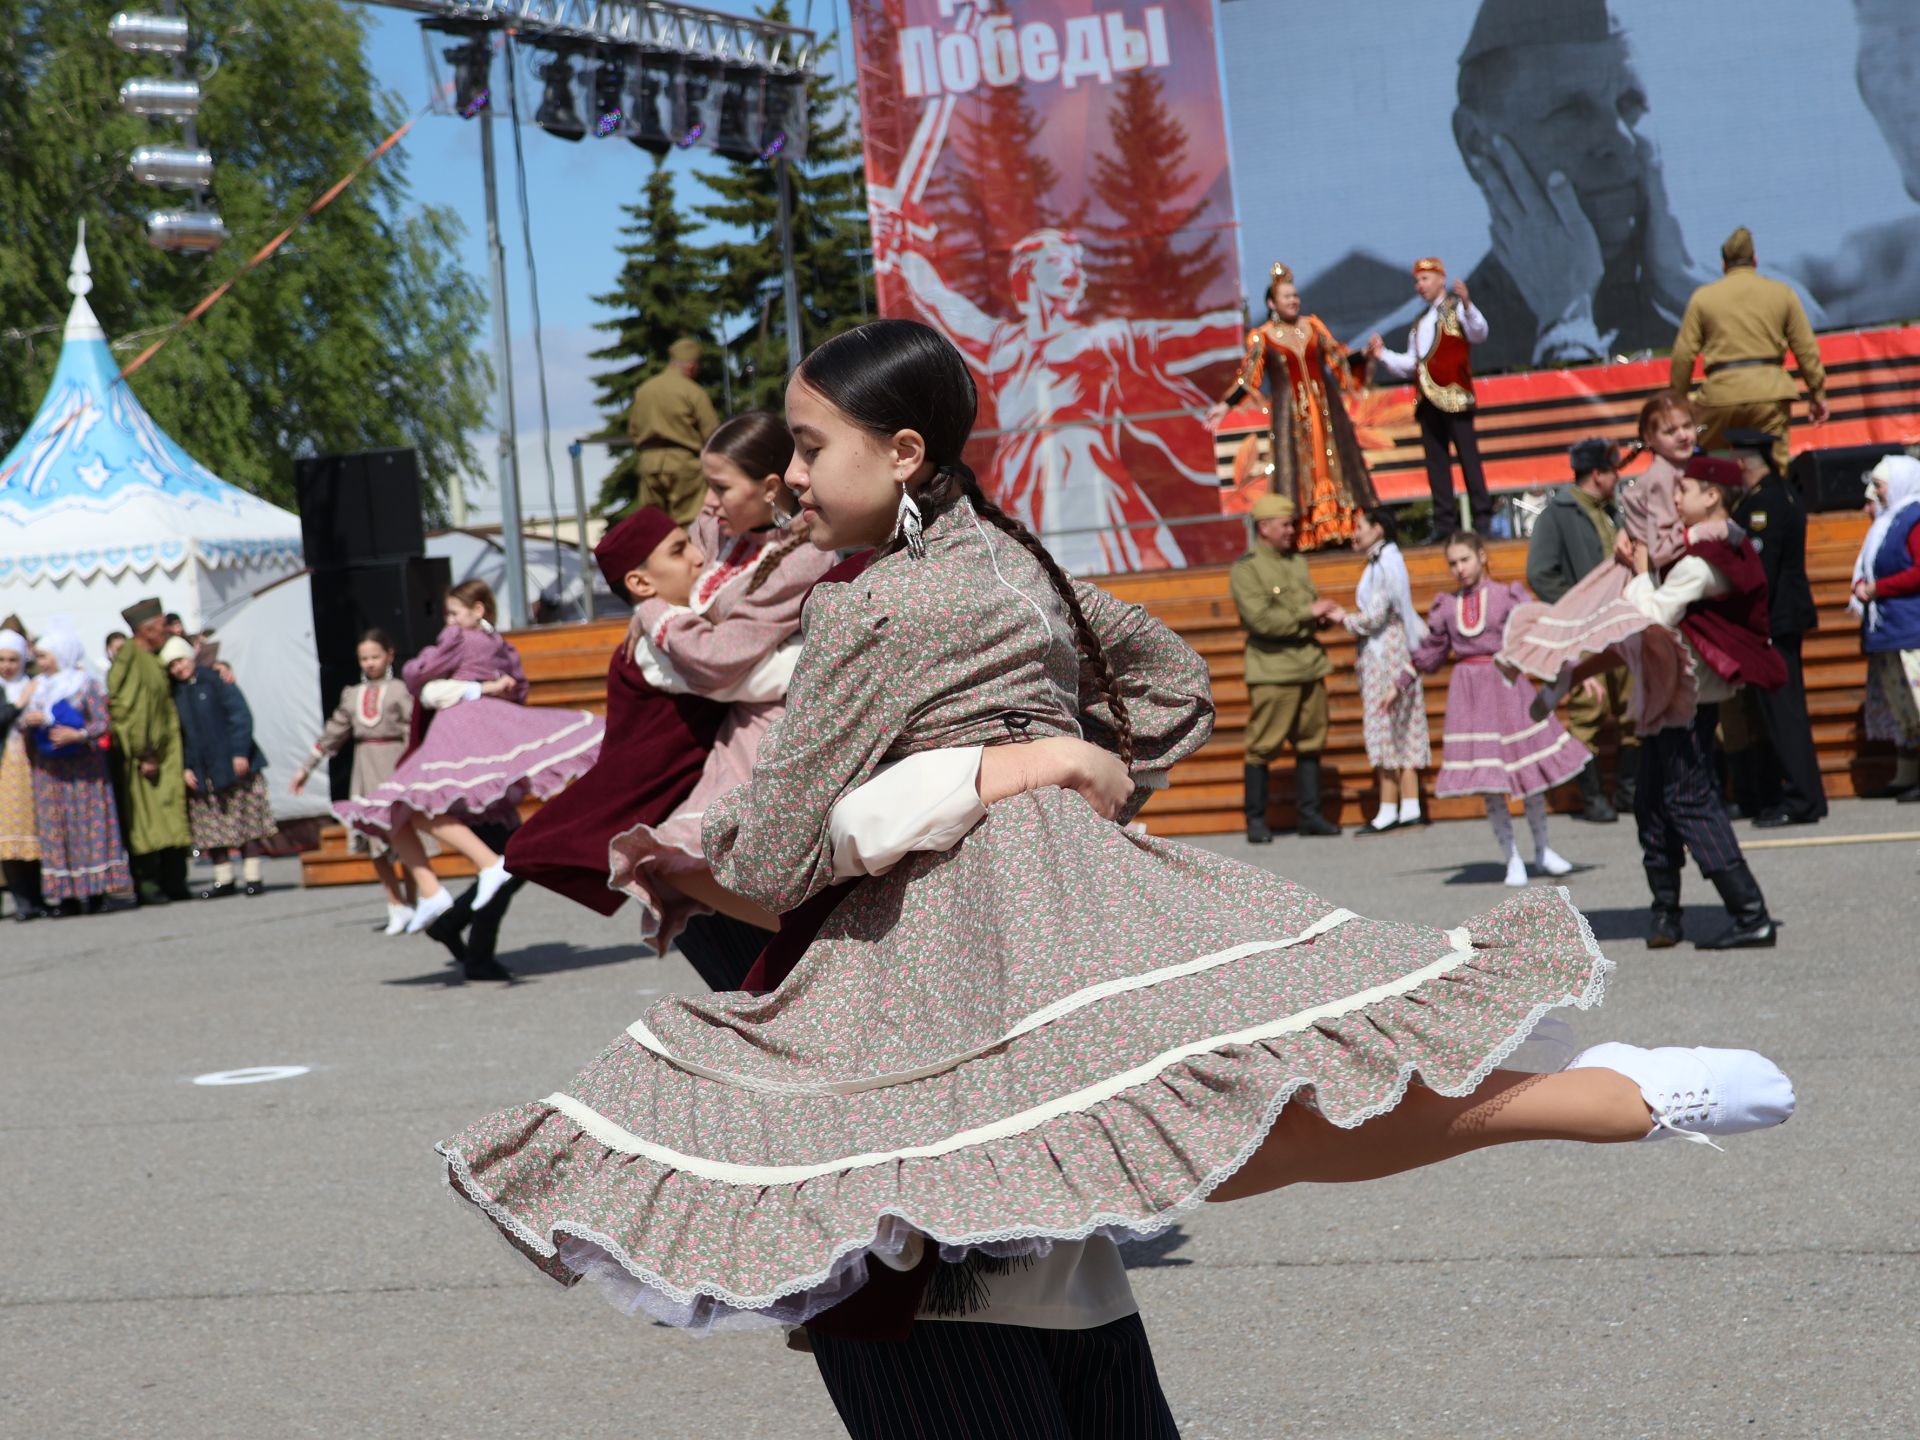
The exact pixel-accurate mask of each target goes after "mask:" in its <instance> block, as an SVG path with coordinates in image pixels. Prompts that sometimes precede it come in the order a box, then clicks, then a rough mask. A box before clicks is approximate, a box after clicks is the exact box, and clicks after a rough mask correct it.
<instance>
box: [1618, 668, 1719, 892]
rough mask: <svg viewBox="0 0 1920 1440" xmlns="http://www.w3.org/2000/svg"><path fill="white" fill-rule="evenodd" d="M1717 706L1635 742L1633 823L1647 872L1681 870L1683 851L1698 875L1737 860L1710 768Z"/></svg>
mask: <svg viewBox="0 0 1920 1440" xmlns="http://www.w3.org/2000/svg"><path fill="white" fill-rule="evenodd" d="M1719 720H1720V707H1719V706H1718V705H1702V706H1701V707H1700V708H1699V710H1698V711H1697V713H1696V714H1695V715H1694V717H1693V723H1692V724H1691V725H1669V726H1668V727H1667V728H1666V729H1665V730H1659V731H1656V732H1654V733H1653V734H1651V735H1642V736H1641V737H1640V784H1639V786H1638V787H1637V788H1636V789H1635V791H1634V795H1633V818H1634V820H1635V821H1636V822H1637V823H1638V825H1639V828H1640V853H1641V858H1642V859H1643V860H1644V861H1645V862H1646V865H1647V868H1648V869H1650V870H1684V869H1685V868H1686V865H1687V851H1689V850H1690V851H1692V852H1693V858H1694V860H1695V861H1696V862H1698V864H1699V866H1700V873H1701V874H1702V875H1718V874H1719V873H1720V872H1721V871H1722V870H1725V869H1727V868H1728V867H1729V866H1731V865H1733V864H1735V863H1737V862H1738V861H1739V859H1740V842H1739V841H1738V840H1736V839H1734V836H1733V821H1732V820H1730V819H1729V818H1728V817H1727V802H1726V800H1725V799H1723V798H1722V796H1721V794H1720V777H1719V772H1718V771H1717V770H1716V769H1715V767H1714V763H1713V730H1714V726H1715V725H1717V724H1718V723H1719Z"/></svg>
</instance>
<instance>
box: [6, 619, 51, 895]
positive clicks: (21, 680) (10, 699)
mask: <svg viewBox="0 0 1920 1440" xmlns="http://www.w3.org/2000/svg"><path fill="white" fill-rule="evenodd" d="M32 661H33V647H32V646H31V645H29V644H28V643H27V637H26V636H24V635H22V634H21V633H20V632H19V631H17V630H7V629H0V706H4V707H5V710H6V711H7V712H8V721H7V723H6V724H4V725H0V872H4V874H5V875H6V881H7V889H8V891H9V892H10V893H11V894H12V895H13V918H14V919H16V920H34V919H37V918H39V917H40V916H41V915H44V914H46V913H48V911H47V907H46V902H45V901H44V900H43V899H42V898H41V895H40V832H39V827H38V826H37V825H36V824H35V822H34V816H33V763H32V762H31V761H30V760H28V759H27V736H26V731H24V730H23V729H21V728H20V723H19V720H20V716H21V715H22V714H23V713H25V707H26V705H27V704H28V703H29V701H28V698H27V697H28V692H30V691H31V690H32V689H33V677H32V676H31V675H29V674H28V673H27V670H28V666H29V665H30V664H31V663H32Z"/></svg>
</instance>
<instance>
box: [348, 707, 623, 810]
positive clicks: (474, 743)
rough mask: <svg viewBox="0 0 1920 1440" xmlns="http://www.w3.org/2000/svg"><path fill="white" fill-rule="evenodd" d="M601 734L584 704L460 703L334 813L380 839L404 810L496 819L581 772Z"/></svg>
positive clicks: (601, 722) (601, 727) (595, 751)
mask: <svg viewBox="0 0 1920 1440" xmlns="http://www.w3.org/2000/svg"><path fill="white" fill-rule="evenodd" d="M605 735H606V722H605V721H604V720H602V719H601V718H600V717H599V716H598V715H590V714H588V713H587V712H586V711H584V710H558V709H546V708H536V707H533V706H527V705H515V704H513V703H512V702H511V701H507V700H496V699H493V698H491V697H487V698H483V699H479V700H466V701H462V702H461V703H460V704H458V705H453V706H450V707H448V708H447V709H445V710H442V711H440V712H438V714H436V715H435V716H434V720H433V724H432V725H431V726H430V727H429V728H428V730H427V737H426V739H425V740H423V741H421V743H420V745H419V747H418V748H417V749H416V750H414V752H413V753H412V754H411V755H409V756H407V757H406V759H404V760H402V761H401V762H400V764H399V766H398V767H397V768H396V769H395V770H394V772H393V774H392V775H391V776H389V777H388V778H387V779H386V780H385V781H383V782H382V783H381V784H379V785H377V786H375V787H374V788H373V790H372V791H371V792H370V793H368V794H366V795H355V796H353V797H351V798H350V799H346V800H342V801H341V802H340V803H339V804H337V805H335V806H334V807H333V813H334V814H335V815H337V816H339V817H340V819H341V820H342V821H343V822H344V823H345V824H347V825H349V826H351V827H353V828H354V829H355V830H359V831H363V832H364V833H366V834H368V835H371V836H372V837H374V838H375V839H377V840H383V841H384V840H386V839H388V838H389V837H390V836H391V835H392V834H393V830H394V827H395V826H396V825H397V824H399V823H400V821H401V820H403V819H405V818H406V817H407V816H409V815H429V816H431V815H450V816H452V817H454V818H455V819H459V820H464V821H470V822H484V821H487V820H491V819H499V818H502V817H503V815H504V814H505V813H506V812H510V811H512V810H513V809H514V807H515V806H517V805H518V804H519V803H520V802H521V801H522V800H524V799H526V798H527V797H529V796H532V797H534V798H536V799H545V798H546V797H547V796H549V795H553V794H555V793H557V792H558V791H560V790H562V789H564V788H565V787H566V786H567V785H568V784H570V783H572V782H573V781H575V780H577V779H579V778H580V777H581V776H582V775H584V774H586V772H587V771H588V770H590V769H592V768H593V762H594V761H595V760H596V759H598V758H599V756H600V742H601V740H602V739H603V738H604V736H605Z"/></svg>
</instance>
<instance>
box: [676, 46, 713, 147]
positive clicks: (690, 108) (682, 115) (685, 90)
mask: <svg viewBox="0 0 1920 1440" xmlns="http://www.w3.org/2000/svg"><path fill="white" fill-rule="evenodd" d="M713 77H714V72H713V70H712V68H711V67H710V66H704V65H692V64H689V65H685V66H683V67H682V68H681V71H680V96H679V101H678V103H677V104H676V105H675V106H674V107H673V143H674V144H676V145H678V146H679V147H680V148H681V149H682V150H686V149H689V148H691V147H692V146H694V145H697V144H699V143H700V137H701V136H703V135H705V134H706V133H707V118H706V116H707V95H708V93H709V92H710V91H711V90H712V89H713Z"/></svg>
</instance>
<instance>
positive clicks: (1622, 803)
mask: <svg viewBox="0 0 1920 1440" xmlns="http://www.w3.org/2000/svg"><path fill="white" fill-rule="evenodd" d="M1614 764H1615V767H1616V768H1615V770H1614V775H1613V808H1614V809H1616V810H1618V811H1619V812H1620V813H1621V814H1623V815H1631V814H1632V813H1633V797H1634V792H1635V791H1636V790H1637V789H1639V786H1640V747H1639V746H1638V745H1622V746H1621V747H1620V753H1619V754H1618V755H1616V756H1614Z"/></svg>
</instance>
